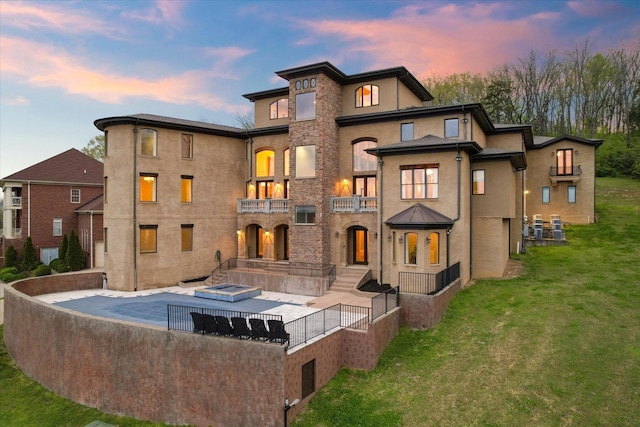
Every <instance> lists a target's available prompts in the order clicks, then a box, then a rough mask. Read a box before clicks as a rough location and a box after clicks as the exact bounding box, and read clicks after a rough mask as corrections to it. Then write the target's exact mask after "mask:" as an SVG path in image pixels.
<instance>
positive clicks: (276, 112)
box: [269, 98, 289, 120]
mask: <svg viewBox="0 0 640 427" xmlns="http://www.w3.org/2000/svg"><path fill="white" fill-rule="evenodd" d="M286 117H289V98H282V99H278V100H277V101H273V102H272V103H271V105H270V106H269V118H270V119H271V120H274V119H284V118H286Z"/></svg>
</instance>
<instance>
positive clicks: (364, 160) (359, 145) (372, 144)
mask: <svg viewBox="0 0 640 427" xmlns="http://www.w3.org/2000/svg"><path fill="white" fill-rule="evenodd" d="M377 146H378V143H377V142H376V141H370V140H363V141H357V142H354V143H353V145H352V147H353V148H352V151H353V171H354V172H362V171H374V170H376V169H377V167H378V158H377V157H376V156H374V155H373V154H369V153H367V152H366V151H365V150H367V149H369V148H376V147H377Z"/></svg>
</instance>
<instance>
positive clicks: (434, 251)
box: [429, 233, 440, 264]
mask: <svg viewBox="0 0 640 427" xmlns="http://www.w3.org/2000/svg"><path fill="white" fill-rule="evenodd" d="M429 263H430V264H440V233H431V234H429Z"/></svg>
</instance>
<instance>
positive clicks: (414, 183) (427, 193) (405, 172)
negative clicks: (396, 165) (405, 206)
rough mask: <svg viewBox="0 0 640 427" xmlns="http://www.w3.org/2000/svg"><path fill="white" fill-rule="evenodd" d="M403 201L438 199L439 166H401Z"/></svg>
mask: <svg viewBox="0 0 640 427" xmlns="http://www.w3.org/2000/svg"><path fill="white" fill-rule="evenodd" d="M400 169H401V175H400V176H401V197H402V198H403V199H436V198H438V166H437V165H427V166H401V167H400Z"/></svg>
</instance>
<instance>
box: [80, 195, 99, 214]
mask: <svg viewBox="0 0 640 427" xmlns="http://www.w3.org/2000/svg"><path fill="white" fill-rule="evenodd" d="M75 211H76V212H77V213H82V212H102V211H104V195H102V194H101V195H99V196H98V197H95V198H94V199H92V200H89V201H88V202H87V203H85V204H84V205H82V206H80V207H79V208H77V209H76V210H75Z"/></svg>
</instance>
